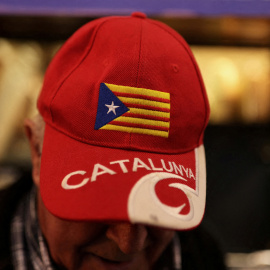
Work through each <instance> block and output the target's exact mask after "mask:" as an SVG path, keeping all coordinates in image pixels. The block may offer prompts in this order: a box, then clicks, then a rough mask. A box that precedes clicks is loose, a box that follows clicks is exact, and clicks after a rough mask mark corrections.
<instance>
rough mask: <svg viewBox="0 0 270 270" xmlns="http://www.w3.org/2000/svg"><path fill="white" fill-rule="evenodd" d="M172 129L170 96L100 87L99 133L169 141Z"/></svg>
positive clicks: (144, 90)
mask: <svg viewBox="0 0 270 270" xmlns="http://www.w3.org/2000/svg"><path fill="white" fill-rule="evenodd" d="M169 127H170V94H169V93H166V92H161V91H157V90H151V89H145V88H136V87H130V86H122V85H115V84H108V83H101V84H100V91H99V100H98V109H97V116H96V123H95V130H98V129H107V130H117V131H122V132H129V133H139V134H147V135H153V136H160V137H166V138H167V137H169Z"/></svg>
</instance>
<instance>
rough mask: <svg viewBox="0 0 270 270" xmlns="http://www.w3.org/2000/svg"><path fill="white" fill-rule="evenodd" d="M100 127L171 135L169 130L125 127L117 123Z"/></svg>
mask: <svg viewBox="0 0 270 270" xmlns="http://www.w3.org/2000/svg"><path fill="white" fill-rule="evenodd" d="M100 129H107V130H116V131H123V132H128V133H139V134H146V135H153V136H160V137H165V138H168V137H169V132H167V131H160V130H153V129H143V128H133V127H124V126H116V125H110V124H107V125H106V126H103V127H101V128H100Z"/></svg>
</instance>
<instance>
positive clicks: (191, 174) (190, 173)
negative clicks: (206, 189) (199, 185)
mask: <svg viewBox="0 0 270 270" xmlns="http://www.w3.org/2000/svg"><path fill="white" fill-rule="evenodd" d="M189 178H193V179H194V180H196V179H195V176H194V174H193V172H192V170H191V169H189Z"/></svg>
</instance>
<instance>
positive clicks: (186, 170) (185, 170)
mask: <svg viewBox="0 0 270 270" xmlns="http://www.w3.org/2000/svg"><path fill="white" fill-rule="evenodd" d="M181 167H182V169H183V170H184V172H185V174H186V177H188V178H189V175H188V168H186V169H185V167H184V166H183V165H181Z"/></svg>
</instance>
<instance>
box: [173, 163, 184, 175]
mask: <svg viewBox="0 0 270 270" xmlns="http://www.w3.org/2000/svg"><path fill="white" fill-rule="evenodd" d="M172 164H173V167H174V171H175V173H176V174H178V172H179V173H180V174H181V175H182V176H183V171H182V168H181V165H179V167H177V165H176V164H175V163H174V162H173V163H172Z"/></svg>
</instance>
